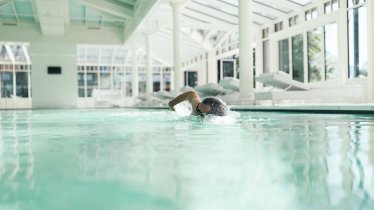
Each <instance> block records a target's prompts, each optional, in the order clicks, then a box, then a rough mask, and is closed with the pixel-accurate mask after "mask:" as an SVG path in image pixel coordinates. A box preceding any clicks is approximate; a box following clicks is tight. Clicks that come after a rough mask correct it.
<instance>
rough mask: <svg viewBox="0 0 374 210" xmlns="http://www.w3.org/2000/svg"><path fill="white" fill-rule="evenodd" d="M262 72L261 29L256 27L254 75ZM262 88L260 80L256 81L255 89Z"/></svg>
mask: <svg viewBox="0 0 374 210" xmlns="http://www.w3.org/2000/svg"><path fill="white" fill-rule="evenodd" d="M262 73H264V53H263V44H262V30H261V29H258V30H257V32H256V76H259V75H261V74H262ZM261 88H263V84H262V83H261V82H256V89H261Z"/></svg>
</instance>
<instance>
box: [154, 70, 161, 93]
mask: <svg viewBox="0 0 374 210" xmlns="http://www.w3.org/2000/svg"><path fill="white" fill-rule="evenodd" d="M152 79H153V91H154V92H157V91H160V84H161V83H160V79H161V78H160V73H159V72H158V73H153V77H152Z"/></svg>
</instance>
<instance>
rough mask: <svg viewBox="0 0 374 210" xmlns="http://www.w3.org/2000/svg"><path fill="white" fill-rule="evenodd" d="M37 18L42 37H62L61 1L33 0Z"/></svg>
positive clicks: (63, 26) (62, 14)
mask: <svg viewBox="0 0 374 210" xmlns="http://www.w3.org/2000/svg"><path fill="white" fill-rule="evenodd" d="M34 1H35V5H36V11H37V14H38V15H37V17H38V20H39V23H40V29H41V31H42V34H43V35H64V33H65V25H64V11H63V6H62V4H63V2H62V0H49V1H45V0H34Z"/></svg>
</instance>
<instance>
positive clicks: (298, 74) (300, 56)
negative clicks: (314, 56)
mask: <svg viewBox="0 0 374 210" xmlns="http://www.w3.org/2000/svg"><path fill="white" fill-rule="evenodd" d="M303 44H304V42H303V35H302V34H299V35H296V36H293V37H292V78H293V79H294V80H297V81H299V82H304V50H303Z"/></svg>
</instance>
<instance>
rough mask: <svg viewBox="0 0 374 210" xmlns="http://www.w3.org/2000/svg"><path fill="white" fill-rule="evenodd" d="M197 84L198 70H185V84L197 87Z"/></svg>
mask: <svg viewBox="0 0 374 210" xmlns="http://www.w3.org/2000/svg"><path fill="white" fill-rule="evenodd" d="M196 85H197V71H193V70H187V71H185V72H184V86H189V87H195V86H196Z"/></svg>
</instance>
